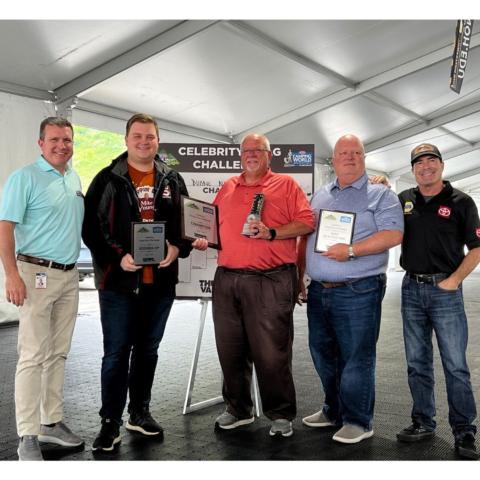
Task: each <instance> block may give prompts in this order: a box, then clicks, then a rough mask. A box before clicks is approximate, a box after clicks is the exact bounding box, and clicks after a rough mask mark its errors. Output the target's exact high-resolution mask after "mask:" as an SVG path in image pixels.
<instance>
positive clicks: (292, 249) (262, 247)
mask: <svg viewBox="0 0 480 480" xmlns="http://www.w3.org/2000/svg"><path fill="white" fill-rule="evenodd" d="M257 193H263V195H264V196H265V198H264V203H263V210H262V213H261V221H262V222H263V223H264V224H265V225H266V226H267V227H269V228H275V227H279V226H281V225H286V224H288V223H291V222H293V221H298V222H302V223H304V224H306V225H308V226H309V227H312V228H314V225H315V224H314V222H315V220H314V215H313V212H312V209H311V208H310V205H309V203H308V200H307V197H306V196H305V193H304V192H303V190H302V189H301V188H300V186H299V185H298V183H297V182H296V181H295V180H294V179H293V178H292V177H290V176H288V175H283V174H279V173H273V172H272V171H271V170H269V171H268V172H267V173H266V174H265V175H264V176H263V177H262V178H261V179H260V180H259V181H258V182H257V183H255V184H252V185H247V184H246V183H245V176H244V174H243V173H242V174H241V175H240V176H238V177H232V178H230V179H229V180H227V181H226V182H225V184H224V185H223V187H222V188H221V189H220V191H219V192H218V194H217V196H216V197H215V200H214V203H215V204H216V205H218V210H219V232H220V242H221V245H222V249H221V250H220V251H219V252H218V265H220V266H223V267H227V268H251V269H261V270H266V269H269V268H274V267H278V266H280V265H283V264H285V263H295V262H296V259H297V255H296V239H295V238H288V239H285V240H278V239H275V240H273V241H269V240H257V239H252V238H249V237H247V236H245V235H242V230H243V225H244V224H245V222H246V219H247V216H248V215H249V213H250V211H251V209H252V203H253V199H254V197H255V194H257Z"/></svg>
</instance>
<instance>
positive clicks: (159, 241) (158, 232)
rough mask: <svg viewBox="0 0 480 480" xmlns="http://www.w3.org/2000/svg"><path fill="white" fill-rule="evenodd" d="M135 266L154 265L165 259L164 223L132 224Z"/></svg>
mask: <svg viewBox="0 0 480 480" xmlns="http://www.w3.org/2000/svg"><path fill="white" fill-rule="evenodd" d="M132 256H133V259H134V261H135V265H156V264H158V263H160V262H161V261H162V260H163V259H164V258H165V222H132Z"/></svg>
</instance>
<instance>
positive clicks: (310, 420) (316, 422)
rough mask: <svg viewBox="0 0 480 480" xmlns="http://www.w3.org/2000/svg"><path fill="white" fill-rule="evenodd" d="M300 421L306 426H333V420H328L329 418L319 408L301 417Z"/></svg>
mask: <svg viewBox="0 0 480 480" xmlns="http://www.w3.org/2000/svg"><path fill="white" fill-rule="evenodd" d="M302 422H303V424H304V425H306V426H307V427H334V426H335V422H332V421H330V420H329V418H328V417H327V416H326V415H325V414H324V413H323V410H320V411H319V412H317V413H314V414H313V415H310V416H309V417H305V418H302Z"/></svg>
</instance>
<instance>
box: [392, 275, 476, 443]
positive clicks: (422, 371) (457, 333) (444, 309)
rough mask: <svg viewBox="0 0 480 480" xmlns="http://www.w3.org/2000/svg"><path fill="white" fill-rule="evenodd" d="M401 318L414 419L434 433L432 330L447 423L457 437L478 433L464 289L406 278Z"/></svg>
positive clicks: (403, 286)
mask: <svg viewBox="0 0 480 480" xmlns="http://www.w3.org/2000/svg"><path fill="white" fill-rule="evenodd" d="M402 317H403V336H404V340H405V352H406V356H407V365H408V384H409V386H410V392H411V393H412V397H413V409H412V420H413V421H414V422H417V423H419V424H421V425H423V426H425V427H426V428H428V429H430V430H434V429H435V426H436V423H435V420H434V417H435V398H434V384H435V379H434V372H433V347H432V331H435V336H436V338H437V344H438V349H439V352H440V357H441V360H442V365H443V371H444V374H445V383H446V387H447V399H448V407H449V415H448V419H449V422H450V426H451V427H452V432H453V434H454V435H455V436H456V437H461V436H463V435H464V434H465V433H466V432H473V433H475V432H476V427H475V426H474V425H472V423H473V421H474V420H475V417H476V415H477V411H476V408H475V400H474V398H473V392H472V386H471V384H470V372H469V370H468V365H467V359H466V350H467V343H468V325H467V317H466V315H465V309H464V305H463V295H462V289H461V287H460V288H459V289H458V290H453V291H449V290H442V289H441V288H439V287H438V286H436V285H430V284H425V283H417V282H416V280H414V279H412V278H409V277H408V276H405V277H404V279H403V284H402Z"/></svg>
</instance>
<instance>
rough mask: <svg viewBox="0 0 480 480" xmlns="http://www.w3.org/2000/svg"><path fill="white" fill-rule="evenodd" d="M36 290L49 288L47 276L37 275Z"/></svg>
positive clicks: (44, 274) (43, 274)
mask: <svg viewBox="0 0 480 480" xmlns="http://www.w3.org/2000/svg"><path fill="white" fill-rule="evenodd" d="M35 288H47V274H46V273H36V274H35Z"/></svg>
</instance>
